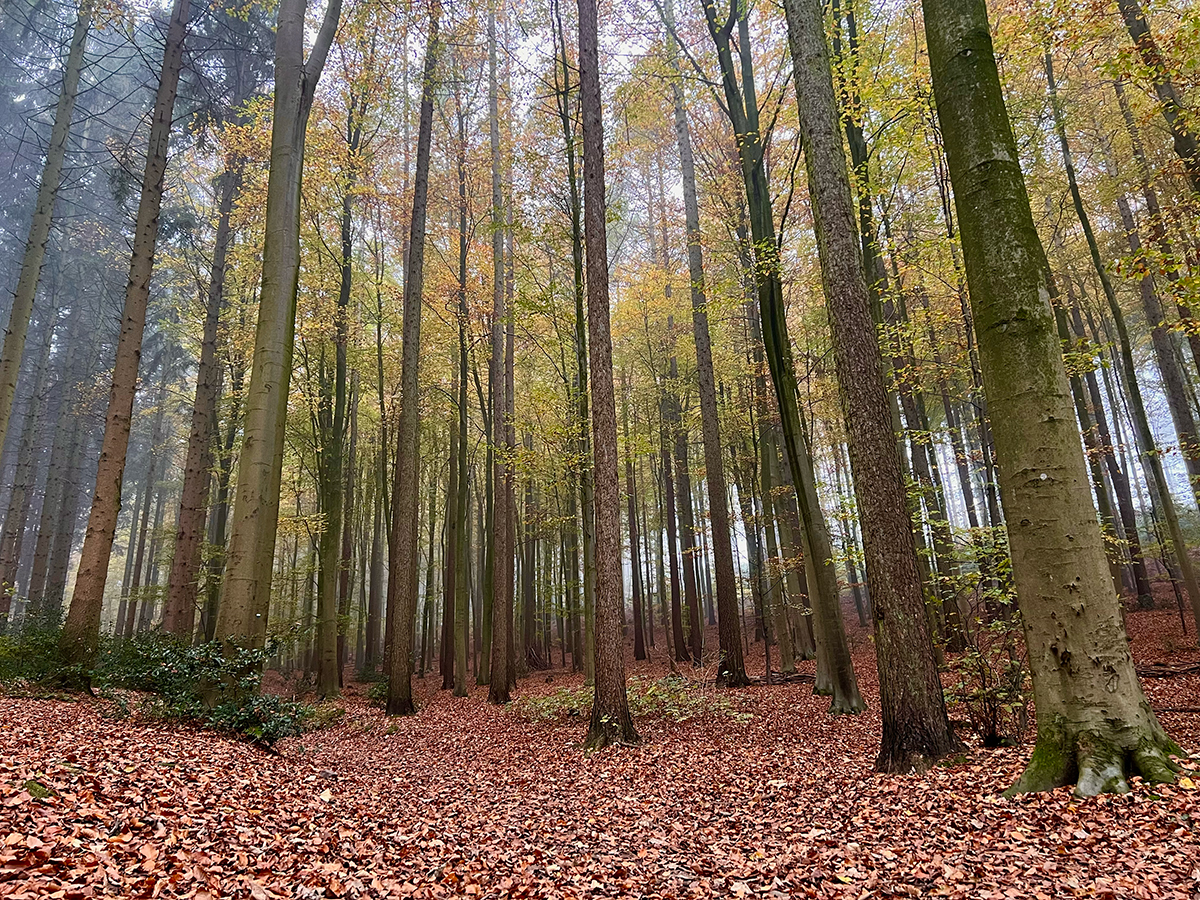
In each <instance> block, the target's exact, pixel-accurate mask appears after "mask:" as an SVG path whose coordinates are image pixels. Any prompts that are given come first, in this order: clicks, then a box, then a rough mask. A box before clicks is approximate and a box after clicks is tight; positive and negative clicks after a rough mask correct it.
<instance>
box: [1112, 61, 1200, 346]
mask: <svg viewBox="0 0 1200 900" xmlns="http://www.w3.org/2000/svg"><path fill="white" fill-rule="evenodd" d="M1113 90H1114V91H1115V92H1116V95H1117V105H1118V106H1119V107H1120V108H1121V118H1122V119H1124V120H1125V130H1126V132H1128V134H1129V143H1130V145H1131V147H1132V149H1133V160H1134V162H1135V163H1136V164H1137V170H1138V181H1139V183H1140V186H1141V190H1142V199H1144V200H1145V202H1146V220H1147V225H1148V228H1149V232H1150V240H1151V242H1152V243H1153V244H1154V245H1155V246H1156V247H1157V248H1158V252H1159V253H1160V254H1161V256H1162V260H1161V263H1160V265H1161V266H1162V269H1163V271H1164V273H1165V274H1166V276H1167V281H1168V282H1169V283H1170V284H1171V293H1173V294H1174V295H1175V308H1176V309H1177V310H1179V320H1180V322H1181V323H1183V324H1184V325H1185V326H1186V327H1185V334H1186V335H1187V342H1188V346H1189V347H1191V350H1192V364H1193V365H1194V366H1196V367H1197V368H1198V369H1200V328H1198V327H1197V324H1196V321H1195V320H1194V319H1193V318H1192V311H1191V309H1190V308H1189V307H1188V305H1187V304H1186V303H1185V302H1184V297H1185V296H1186V294H1185V293H1184V292H1183V291H1180V290H1178V285H1179V260H1178V259H1177V258H1176V256H1175V251H1174V250H1173V249H1172V247H1171V240H1170V238H1169V237H1168V235H1167V222H1166V219H1165V218H1164V217H1163V212H1162V208H1161V206H1160V205H1159V202H1158V192H1157V191H1155V190H1154V179H1153V177H1152V176H1151V173H1150V164H1149V163H1148V162H1147V160H1146V148H1145V146H1144V145H1143V144H1142V135H1141V131H1140V130H1139V129H1138V126H1137V122H1136V121H1134V118H1133V110H1132V109H1131V108H1130V106H1129V98H1128V97H1127V96H1126V94H1125V88H1124V86H1123V85H1122V84H1121V82H1120V81H1114V82H1113Z"/></svg>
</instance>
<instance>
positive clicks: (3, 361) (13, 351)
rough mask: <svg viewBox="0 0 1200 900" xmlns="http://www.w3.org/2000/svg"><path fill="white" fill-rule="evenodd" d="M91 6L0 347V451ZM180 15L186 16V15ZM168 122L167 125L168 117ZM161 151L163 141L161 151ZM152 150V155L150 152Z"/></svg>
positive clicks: (70, 67) (77, 36) (82, 23)
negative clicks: (1, 346)
mask: <svg viewBox="0 0 1200 900" xmlns="http://www.w3.org/2000/svg"><path fill="white" fill-rule="evenodd" d="M92 5H93V3H92V0H81V2H80V4H79V11H78V13H77V14H76V17H75V30H74V32H73V33H72V35H71V43H70V45H69V46H68V48H67V59H66V62H65V63H64V64H63V82H62V88H61V89H60V90H59V93H58V105H57V106H56V107H55V110H54V124H53V125H52V126H51V129H50V142H49V144H48V145H47V146H46V158H45V160H44V162H43V163H42V175H41V178H40V180H39V181H38V191H37V199H36V200H35V201H34V206H33V219H32V221H31V222H30V225H29V238H28V240H27V241H26V244H25V255H24V257H23V259H22V261H21V274H20V277H19V279H18V281H17V290H16V292H15V293H14V294H13V302H12V308H11V309H10V311H9V314H8V328H7V329H6V330H5V332H4V346H3V349H0V446H3V445H4V439H5V437H6V436H7V433H8V420H9V417H10V416H11V415H12V407H13V399H14V398H15V397H16V393H17V377H18V375H19V373H20V370H21V357H22V355H23V354H24V350H25V337H26V335H27V334H28V331H29V319H30V317H31V316H32V314H33V301H34V298H35V296H36V294H37V288H38V281H39V280H40V279H41V276H42V263H43V262H44V261H45V259H46V244H47V242H48V241H49V240H50V226H51V224H52V222H53V219H54V204H55V201H56V200H57V199H58V189H59V187H60V185H61V184H62V168H63V160H64V159H65V158H66V155H67V138H68V136H69V134H70V131H71V117H72V115H74V113H75V100H76V98H77V97H78V95H79V75H80V73H81V72H82V70H83V54H84V50H85V49H86V47H87V37H88V31H89V30H90V28H91V25H92ZM183 15H184V16H186V15H187V13H186V10H185V11H184V13H183ZM179 38H180V40H182V38H183V35H182V31H181V32H180V34H179ZM168 39H169V38H168ZM165 74H166V72H165V70H164V75H165ZM160 93H161V91H160ZM172 97H173V95H172ZM156 108H157V107H156ZM167 119H168V125H169V120H170V115H169V114H168V116H167ZM165 146H166V142H165V140H164V142H163V147H164V150H165ZM151 149H152V151H153V149H154V148H153V147H152V148H151Z"/></svg>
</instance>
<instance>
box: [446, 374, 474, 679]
mask: <svg viewBox="0 0 1200 900" xmlns="http://www.w3.org/2000/svg"><path fill="white" fill-rule="evenodd" d="M455 371H456V373H457V368H456V370H455ZM450 388H451V392H452V393H453V394H454V397H455V403H456V404H457V401H458V395H459V390H458V375H457V374H455V376H454V379H453V380H452V381H451V384H450ZM458 443H459V432H458V412H457V410H456V411H455V414H454V415H453V417H451V419H450V476H449V479H448V481H447V485H446V527H445V541H444V545H443V550H442V653H441V666H440V670H441V675H442V690H444V691H448V690H451V689H452V688H453V687H454V683H455V670H456V669H457V668H462V667H463V666H465V665H466V663H467V645H466V638H465V637H464V638H463V645H462V666H459V665H458V662H457V660H458V625H457V622H456V621H455V618H456V616H457V614H458V603H457V601H456V598H457V596H458V595H457V593H456V585H457V584H458V541H459V534H458V530H459V518H458V516H459V502H458V501H459V486H458V480H459V478H460V477H465V476H464V475H463V473H461V472H460V471H459V467H458V460H459V453H458Z"/></svg>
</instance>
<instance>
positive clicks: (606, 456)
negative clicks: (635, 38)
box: [578, 0, 639, 749]
mask: <svg viewBox="0 0 1200 900" xmlns="http://www.w3.org/2000/svg"><path fill="white" fill-rule="evenodd" d="M578 8H579V103H580V112H581V118H582V120H583V183H584V197H583V201H584V208H583V220H584V234H585V237H586V240H587V299H588V338H589V347H588V350H589V354H590V362H591V372H590V374H591V381H592V385H591V387H592V410H591V418H592V439H593V449H594V452H595V461H594V464H593V467H592V473H593V477H594V481H595V492H596V496H595V502H596V510H595V512H596V552H595V564H596V596H595V620H596V627H595V636H594V637H595V656H596V660H595V663H596V664H595V692H594V696H593V700H592V721H591V724H590V725H589V727H588V734H587V739H586V740H585V746H587V747H588V748H589V749H596V748H598V747H604V746H606V745H608V744H612V743H622V744H636V743H638V741H639V737H638V733H637V731H636V730H635V729H634V727H633V719H632V718H631V717H630V715H629V703H628V700H627V697H626V693H625V654H624V648H623V647H622V642H621V606H622V605H623V602H624V601H623V599H622V584H621V488H620V483H619V481H618V479H617V407H616V398H615V397H614V392H613V370H612V335H611V332H610V326H609V296H608V241H607V235H606V227H607V226H606V224H605V197H604V121H603V105H602V100H601V95H600V54H599V48H598V46H597V44H598V40H597V30H598V26H597V19H598V11H597V4H596V0H578Z"/></svg>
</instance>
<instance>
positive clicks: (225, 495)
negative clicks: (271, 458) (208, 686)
mask: <svg viewBox="0 0 1200 900" xmlns="http://www.w3.org/2000/svg"><path fill="white" fill-rule="evenodd" d="M231 369H232V372H231V377H230V398H231V400H232V403H231V404H230V407H229V412H228V415H227V419H228V421H227V422H226V423H225V438H224V444H223V445H222V448H221V455H220V458H219V459H218V460H217V473H216V474H217V498H216V501H215V502H214V503H213V510H212V516H211V518H212V524H211V527H210V528H209V538H208V543H209V545H210V546H211V547H212V553H211V555H210V556H209V560H208V565H207V567H206V571H205V574H204V608H203V609H202V610H201V611H200V624H199V626H198V629H197V634H196V640H197V641H204V642H208V641H211V640H213V638H215V637H216V633H217V614H218V612H219V610H220V602H221V573H222V571H223V570H224V568H225V550H226V547H225V535H226V529H227V527H228V525H229V479H230V476H231V475H232V474H233V445H234V442H235V441H236V440H237V432H238V424H239V421H240V419H241V403H242V385H243V383H244V381H245V364H244V361H243V360H242V358H241V357H240V356H235V357H234V361H233V364H232V366H231ZM292 555H293V557H294V556H295V551H293V554H292ZM295 568H296V566H295V559H293V560H292V570H293V573H294V571H295Z"/></svg>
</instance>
